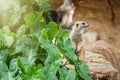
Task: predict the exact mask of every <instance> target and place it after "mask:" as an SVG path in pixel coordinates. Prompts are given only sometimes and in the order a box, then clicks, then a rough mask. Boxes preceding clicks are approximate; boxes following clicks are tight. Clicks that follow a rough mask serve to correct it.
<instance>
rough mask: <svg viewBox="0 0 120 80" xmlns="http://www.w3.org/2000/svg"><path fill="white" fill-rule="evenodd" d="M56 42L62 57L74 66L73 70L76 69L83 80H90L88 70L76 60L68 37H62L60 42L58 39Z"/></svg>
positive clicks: (82, 63)
mask: <svg viewBox="0 0 120 80" xmlns="http://www.w3.org/2000/svg"><path fill="white" fill-rule="evenodd" d="M56 40H57V43H58V44H59V46H60V47H61V48H62V49H63V51H64V55H65V57H66V58H67V59H68V61H69V62H70V63H71V62H72V64H74V65H75V69H76V71H77V73H78V74H79V75H80V76H81V77H82V78H84V79H85V80H92V79H91V77H90V76H89V69H88V67H87V65H86V63H84V62H82V61H79V60H78V59H77V56H76V55H75V53H74V51H73V49H72V45H71V42H70V39H69V37H66V36H65V37H63V39H62V40H60V39H59V38H56ZM62 43H63V44H62Z"/></svg>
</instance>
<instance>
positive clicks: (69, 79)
mask: <svg viewBox="0 0 120 80" xmlns="http://www.w3.org/2000/svg"><path fill="white" fill-rule="evenodd" d="M66 80H77V75H76V72H75V70H73V69H70V70H69V71H68V73H67V76H66Z"/></svg>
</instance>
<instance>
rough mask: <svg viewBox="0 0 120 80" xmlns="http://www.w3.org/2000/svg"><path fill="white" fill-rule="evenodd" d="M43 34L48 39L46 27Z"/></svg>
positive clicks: (42, 31)
mask: <svg viewBox="0 0 120 80" xmlns="http://www.w3.org/2000/svg"><path fill="white" fill-rule="evenodd" d="M41 35H43V36H44V37H45V38H47V39H48V35H47V30H46V29H45V28H43V29H42V30H41Z"/></svg>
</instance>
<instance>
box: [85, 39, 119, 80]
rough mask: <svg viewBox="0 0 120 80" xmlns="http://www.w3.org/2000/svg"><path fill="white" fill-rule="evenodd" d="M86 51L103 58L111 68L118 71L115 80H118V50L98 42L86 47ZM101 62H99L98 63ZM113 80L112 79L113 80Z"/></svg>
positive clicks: (100, 41) (105, 43)
mask: <svg viewBox="0 0 120 80" xmlns="http://www.w3.org/2000/svg"><path fill="white" fill-rule="evenodd" d="M86 51H90V52H94V53H96V54H99V55H102V56H104V57H105V58H103V59H105V60H107V61H109V62H110V63H111V64H112V66H113V67H114V68H115V69H116V70H117V71H118V75H117V79H115V80H119V79H120V50H119V49H117V48H115V47H114V46H112V45H111V44H110V43H108V42H106V41H104V40H99V41H96V42H94V43H91V44H89V45H87V46H86ZM100 62H101V61H100ZM104 71H105V70H104ZM113 80H114V79H113Z"/></svg>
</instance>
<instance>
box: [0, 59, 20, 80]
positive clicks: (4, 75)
mask: <svg viewBox="0 0 120 80" xmlns="http://www.w3.org/2000/svg"><path fill="white" fill-rule="evenodd" d="M17 70H18V67H17V62H16V59H13V60H11V61H10V68H8V66H7V65H6V63H4V62H0V73H1V74H0V79H1V80H16V77H15V74H16V72H17Z"/></svg>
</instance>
